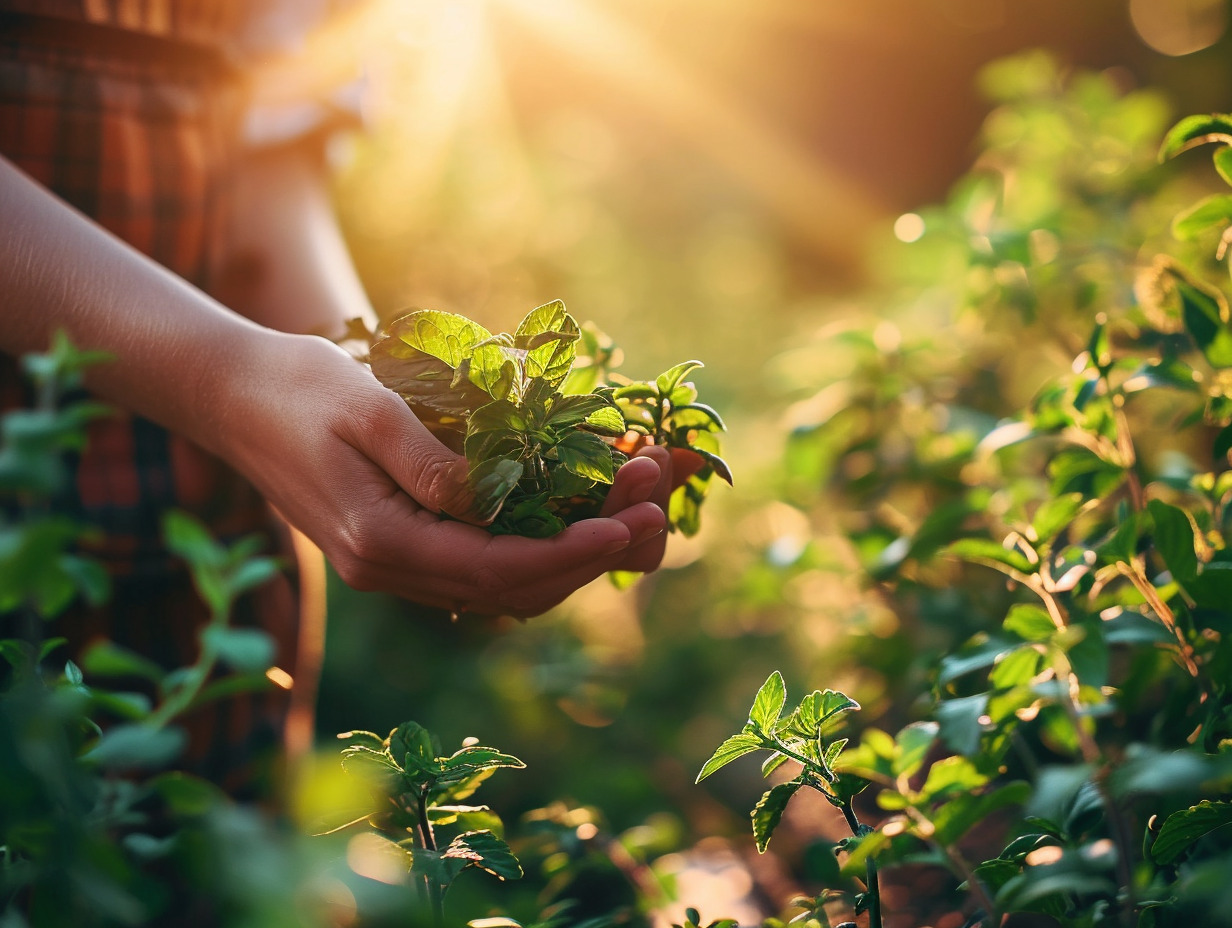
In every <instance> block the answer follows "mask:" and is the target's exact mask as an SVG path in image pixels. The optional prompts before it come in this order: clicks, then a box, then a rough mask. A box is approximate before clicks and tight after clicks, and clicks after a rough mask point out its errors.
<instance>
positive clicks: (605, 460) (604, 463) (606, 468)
mask: <svg viewBox="0 0 1232 928" xmlns="http://www.w3.org/2000/svg"><path fill="white" fill-rule="evenodd" d="M554 450H555V452H556V455H557V457H558V458H559V459H560V463H561V464H562V465H563V466H564V467H565V469H566V470H568V471H569V472H570V473H572V474H576V475H577V476H579V477H585V478H586V479H588V480H593V481H595V482H596V483H603V484H608V483H611V482H612V480H613V478H614V477H615V473H616V472H615V469H614V466H613V464H612V453H611V451H610V450H609V448H608V445H607V443H606V442H604V441H603V439H601V438H600V437H599V436H597V435H592V434H590V433H589V432H581V431H575V432H570V433H569V434H568V435H566V436H565V437H564V438H562V439H561V440H560V441H559V442H558V443H557V444H556V447H555V449H554Z"/></svg>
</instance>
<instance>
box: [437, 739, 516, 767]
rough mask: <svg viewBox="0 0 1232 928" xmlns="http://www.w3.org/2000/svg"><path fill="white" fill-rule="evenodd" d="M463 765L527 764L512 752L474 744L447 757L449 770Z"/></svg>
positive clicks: (446, 764)
mask: <svg viewBox="0 0 1232 928" xmlns="http://www.w3.org/2000/svg"><path fill="white" fill-rule="evenodd" d="M463 766H465V767H474V768H477V769H487V768H496V767H514V768H522V767H525V766H526V764H524V763H522V761H520V760H519V759H518V758H516V757H514V756H513V755H512V754H502V753H501V752H500V751H498V750H496V749H495V748H487V747H482V746H481V745H474V746H471V747H465V748H462V749H461V750H458V751H455V752H454V753H453V754H451V755H450V756H449V757H447V758H445V762H444V769H445V770H447V771H448V770H453V769H455V768H458V767H463Z"/></svg>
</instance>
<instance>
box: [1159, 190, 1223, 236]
mask: <svg viewBox="0 0 1232 928" xmlns="http://www.w3.org/2000/svg"><path fill="white" fill-rule="evenodd" d="M1229 225H1232V196H1230V195H1228V194H1226V193H1219V194H1215V195H1214V196H1209V197H1204V198H1203V199H1201V200H1199V201H1198V202H1197V203H1195V204H1194V205H1193V206H1191V207H1189V208H1188V209H1185V210H1182V211H1181V212H1180V213H1178V214H1177V215H1176V218H1174V219H1173V220H1172V234H1173V235H1174V236H1176V237H1177V238H1178V239H1180V240H1181V241H1193V240H1194V239H1196V238H1198V237H1199V236H1201V235H1202V234H1204V233H1205V232H1208V231H1210V230H1211V229H1218V230H1219V231H1220V232H1222V231H1223V230H1224V229H1226V228H1227V227H1228V226H1229Z"/></svg>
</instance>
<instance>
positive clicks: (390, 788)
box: [339, 722, 525, 922]
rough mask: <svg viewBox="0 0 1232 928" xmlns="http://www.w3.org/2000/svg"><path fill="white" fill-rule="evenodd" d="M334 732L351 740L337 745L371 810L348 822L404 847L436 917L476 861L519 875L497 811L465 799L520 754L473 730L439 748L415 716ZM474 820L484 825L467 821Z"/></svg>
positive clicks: (497, 872) (503, 874)
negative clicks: (383, 727)
mask: <svg viewBox="0 0 1232 928" xmlns="http://www.w3.org/2000/svg"><path fill="white" fill-rule="evenodd" d="M339 738H341V739H343V740H347V741H350V742H351V743H350V744H349V745H348V746H347V747H346V748H344V749H343V751H342V761H343V766H345V767H346V769H347V771H348V772H350V773H352V774H354V775H356V776H358V777H360V778H362V779H363V781H364V782H365V783H366V784H367V785H368V786H369V788H370V790H371V793H372V800H373V802H372V808H371V810H370V811H369V812H368V813H367V814H365V815H364V816H363V817H361V818H360V819H358V820H357V821H356V822H352V823H350V824H352V825H354V824H358V822H367V823H368V824H370V825H371V826H372V827H373V828H374V829H376V831H377V832H378V833H379V834H381V835H383V836H385V837H386V838H388V840H389V841H390V842H391V843H393V844H394V845H395V846H397V847H398V848H400V849H402V851H403V852H404V853H405V855H406V860H407V868H408V869H409V870H410V872H411V873H412V875H414V876H416V877H418V878H419V880H420V881H422V884H423V888H424V892H425V895H426V896H427V898H428V899H429V900H430V903H431V905H432V908H433V912H434V914H435V917H436V918H437V920H438V922H439V921H440V920H441V919H443V917H444V897H445V894H446V893H447V892H448V891H449V888H450V886H452V885H453V882H454V880H456V879H457V877H458V875H459V874H461V873H462V872H463V871H464V870H466V869H468V868H471V867H474V868H477V869H479V870H483V871H485V872H487V873H490V874H492V875H493V876H495V877H497V878H499V879H502V880H506V879H509V880H516V879H520V878H521V877H522V866H521V864H520V863H519V862H518V859H517V858H516V857H515V856H514V855H513V852H512V851H511V850H510V848H509V845H507V844H506V843H505V842H504V841H503V840H502V839H501V838H500V837H499V836H498V834H497V833H496V831H497V830H500V829H501V822H500V819H499V818H498V817H497V816H496V815H495V814H494V813H493V812H492V810H491V809H490V808H488V807H487V806H477V805H470V804H465V803H464V802H463V800H467V799H469V798H470V797H471V795H473V794H474V792H475V790H476V789H478V787H479V785H480V784H481V783H482V782H483V781H484V780H486V779H487V778H488V777H489V776H491V775H492V773H493V772H494V771H496V770H498V769H500V768H502V767H509V768H515V769H517V768H521V767H524V766H525V764H523V763H522V761H520V760H518V759H517V758H516V757H513V756H512V755H509V754H503V753H501V752H500V751H497V750H496V749H495V748H490V747H484V746H482V745H480V744H479V743H478V741H477V740H476V739H474V738H468V739H467V740H466V741H464V742H463V743H462V747H461V748H459V749H458V750H457V751H454V752H453V753H452V754H449V755H447V756H446V755H443V754H442V753H441V747H440V741H439V739H437V738H436V736H435V735H433V734H431V733H430V732H429V731H428V730H427V729H425V728H424V727H423V726H421V725H419V724H418V723H416V722H404V723H402V724H401V725H399V726H398V727H397V728H395V729H394V730H393V731H391V732H390V733H389V735H388V736H387V737H386V738H380V737H379V736H377V735H374V734H372V733H371V732H363V731H359V732H346V733H344V734H342V735H339ZM473 820H481V821H483V822H484V823H486V824H487V827H484V828H471V827H467V825H468V824H470V823H471V822H472V821H473ZM450 825H454V826H457V827H456V828H455V830H456V831H457V833H456V834H454V835H453V837H452V838H451V840H450V841H449V842H448V843H447V844H443V843H442V841H441V838H440V836H439V834H438V831H437V829H438V828H441V827H444V826H450ZM343 827H347V826H343ZM494 829H495V830H494Z"/></svg>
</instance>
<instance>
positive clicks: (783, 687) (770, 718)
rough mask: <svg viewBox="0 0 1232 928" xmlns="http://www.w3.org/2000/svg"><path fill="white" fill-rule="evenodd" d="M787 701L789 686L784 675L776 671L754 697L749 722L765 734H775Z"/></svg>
mask: <svg viewBox="0 0 1232 928" xmlns="http://www.w3.org/2000/svg"><path fill="white" fill-rule="evenodd" d="M786 700H787V684H786V683H784V682H783V675H782V674H781V673H779V672H778V671H777V670H776V671H774V672H773V673H772V674H770V676H769V677H767V678H766V682H765V683H763V684H762V685H761V688H760V689H759V690H758V691H757V695H756V696H755V697H753V706H752V708H750V709H749V721H750V722H751V723H753V724H754V725H756V726H757V727H758V728H759V729H760V730H761V731H763V732H773V731H774V726H775V725H776V724H777V723H778V720H779V714H780V713H781V712H782V711H783V703H784V702H786Z"/></svg>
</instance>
